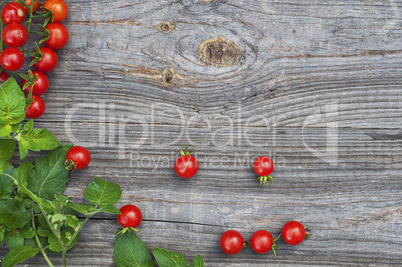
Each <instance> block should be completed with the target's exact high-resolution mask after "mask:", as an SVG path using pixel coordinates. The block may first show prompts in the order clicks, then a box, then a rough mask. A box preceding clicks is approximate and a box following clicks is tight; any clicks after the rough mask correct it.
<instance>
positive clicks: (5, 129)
mask: <svg viewBox="0 0 402 267" xmlns="http://www.w3.org/2000/svg"><path fill="white" fill-rule="evenodd" d="M12 132H13V128H12V126H11V125H9V124H7V125H3V126H0V137H10V134H11V133H12Z"/></svg>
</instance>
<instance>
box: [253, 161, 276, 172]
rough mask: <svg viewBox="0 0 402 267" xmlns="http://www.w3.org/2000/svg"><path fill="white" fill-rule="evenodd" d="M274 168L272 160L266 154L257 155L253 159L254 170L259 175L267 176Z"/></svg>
mask: <svg viewBox="0 0 402 267" xmlns="http://www.w3.org/2000/svg"><path fill="white" fill-rule="evenodd" d="M273 170H274V162H273V161H272V159H270V158H269V157H267V156H261V157H258V158H257V159H256V160H255V161H254V171H255V172H256V173H257V174H258V175H259V176H268V175H270V174H271V173H272V172H273Z"/></svg>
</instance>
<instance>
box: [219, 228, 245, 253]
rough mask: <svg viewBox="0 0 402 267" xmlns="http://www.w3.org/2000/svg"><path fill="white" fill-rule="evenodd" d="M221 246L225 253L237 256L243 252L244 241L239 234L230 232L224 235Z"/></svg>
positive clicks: (233, 231)
mask: <svg viewBox="0 0 402 267" xmlns="http://www.w3.org/2000/svg"><path fill="white" fill-rule="evenodd" d="M220 245H221V249H222V250H223V252H225V253H226V254H229V255H235V254H237V253H239V252H240V251H241V250H242V248H243V246H244V239H243V236H242V235H241V234H240V233H239V232H237V231H235V230H229V231H226V232H224V233H223V234H222V236H221V241H220Z"/></svg>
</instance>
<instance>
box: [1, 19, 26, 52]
mask: <svg viewBox="0 0 402 267" xmlns="http://www.w3.org/2000/svg"><path fill="white" fill-rule="evenodd" d="M1 38H2V39H3V42H4V43H5V44H6V45H8V46H10V47H20V46H23V45H24V44H25V43H26V42H27V41H28V31H27V29H26V28H25V27H24V25H22V24H19V23H13V24H9V25H7V26H6V27H5V28H4V30H3V33H2V34H1Z"/></svg>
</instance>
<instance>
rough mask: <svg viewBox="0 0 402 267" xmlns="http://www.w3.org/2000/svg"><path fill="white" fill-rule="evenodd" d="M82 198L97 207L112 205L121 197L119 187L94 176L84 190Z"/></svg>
mask: <svg viewBox="0 0 402 267" xmlns="http://www.w3.org/2000/svg"><path fill="white" fill-rule="evenodd" d="M84 197H85V198H86V200H87V201H88V202H89V203H91V204H92V205H97V206H99V207H105V206H109V205H113V204H115V203H116V202H117V201H119V199H120V197H121V189H120V185H118V184H115V183H113V182H110V181H107V180H104V179H101V178H99V177H96V176H95V177H94V180H93V181H92V182H91V183H90V184H89V185H88V187H87V189H86V190H85V194H84Z"/></svg>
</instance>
